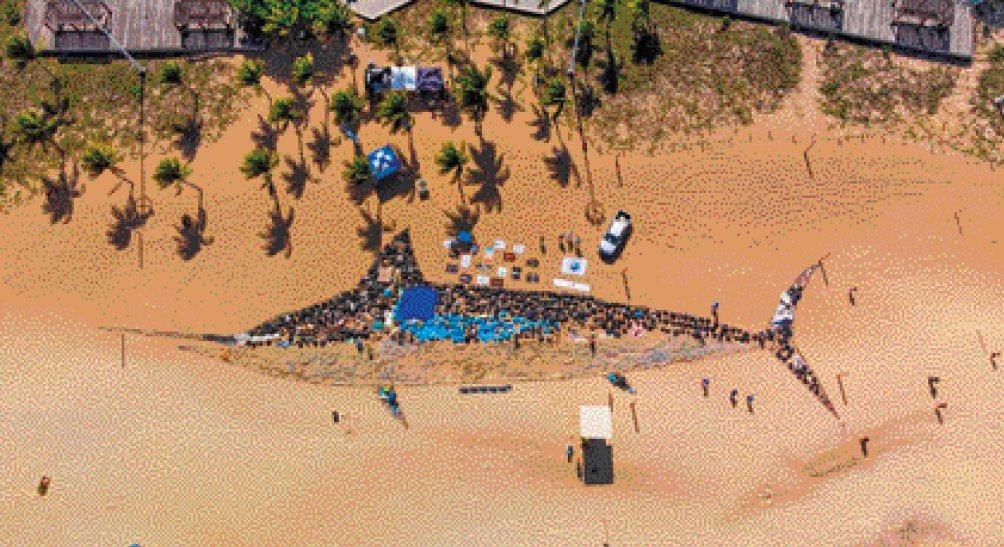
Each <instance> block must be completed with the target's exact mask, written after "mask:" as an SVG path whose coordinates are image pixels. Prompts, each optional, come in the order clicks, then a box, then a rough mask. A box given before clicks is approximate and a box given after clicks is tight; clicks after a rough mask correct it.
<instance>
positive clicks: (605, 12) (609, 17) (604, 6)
mask: <svg viewBox="0 0 1004 547" xmlns="http://www.w3.org/2000/svg"><path fill="white" fill-rule="evenodd" d="M617 4H618V0H600V6H599V10H600V13H599V15H598V16H597V20H599V22H601V23H602V22H603V21H606V22H607V34H609V33H610V25H611V24H613V22H614V20H615V19H617Z"/></svg>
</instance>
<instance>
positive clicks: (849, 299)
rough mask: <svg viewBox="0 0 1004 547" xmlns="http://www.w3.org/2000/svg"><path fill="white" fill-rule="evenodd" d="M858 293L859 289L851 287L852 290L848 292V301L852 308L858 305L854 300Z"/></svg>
mask: <svg viewBox="0 0 1004 547" xmlns="http://www.w3.org/2000/svg"><path fill="white" fill-rule="evenodd" d="M857 292H858V288H857V287H851V290H849V291H847V300H848V301H849V302H850V303H851V305H852V306H854V305H856V304H857V300H856V299H855V298H854V295H855V294H856V293H857Z"/></svg>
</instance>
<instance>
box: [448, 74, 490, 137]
mask: <svg viewBox="0 0 1004 547" xmlns="http://www.w3.org/2000/svg"><path fill="white" fill-rule="evenodd" d="M491 78H492V68H491V67H490V66H488V67H485V69H484V70H478V67H476V66H474V65H467V66H465V67H464V68H463V69H462V70H461V72H460V77H459V79H458V80H457V85H458V88H459V93H458V96H459V103H460V108H461V109H462V110H464V111H465V112H467V114H468V115H469V116H470V117H471V119H472V120H473V121H474V124H475V126H474V129H475V132H476V133H477V134H478V136H480V135H481V123H482V122H483V121H484V119H485V116H486V115H487V114H488V109H489V102H490V101H492V100H498V99H497V98H496V97H495V96H493V95H492V94H491V93H489V92H488V84H489V82H490V81H491Z"/></svg>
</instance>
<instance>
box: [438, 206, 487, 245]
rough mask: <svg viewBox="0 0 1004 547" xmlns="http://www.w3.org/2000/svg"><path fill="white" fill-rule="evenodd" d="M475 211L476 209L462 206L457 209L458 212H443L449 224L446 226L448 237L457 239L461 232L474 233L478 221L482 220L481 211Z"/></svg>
mask: <svg viewBox="0 0 1004 547" xmlns="http://www.w3.org/2000/svg"><path fill="white" fill-rule="evenodd" d="M478 209H479V210H477V211H475V210H474V209H472V208H470V207H468V206H466V205H460V206H458V207H457V210H456V212H450V211H443V214H444V215H446V218H447V219H448V220H449V222H448V223H447V224H446V235H448V236H450V237H457V235H459V234H460V232H467V233H469V234H473V233H474V227H475V226H477V224H478V221H479V220H481V211H480V207H479V208H478Z"/></svg>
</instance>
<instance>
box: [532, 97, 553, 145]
mask: <svg viewBox="0 0 1004 547" xmlns="http://www.w3.org/2000/svg"><path fill="white" fill-rule="evenodd" d="M533 114H534V115H535V116H537V117H536V119H534V120H533V121H532V122H530V123H529V124H528V125H530V127H536V128H537V132H536V133H534V134H533V135H531V136H532V137H533V139H534V140H536V141H544V142H551V116H550V115H549V114H548V113H547V110H546V109H544V108H541V107H540V105H536V104H535V105H533Z"/></svg>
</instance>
